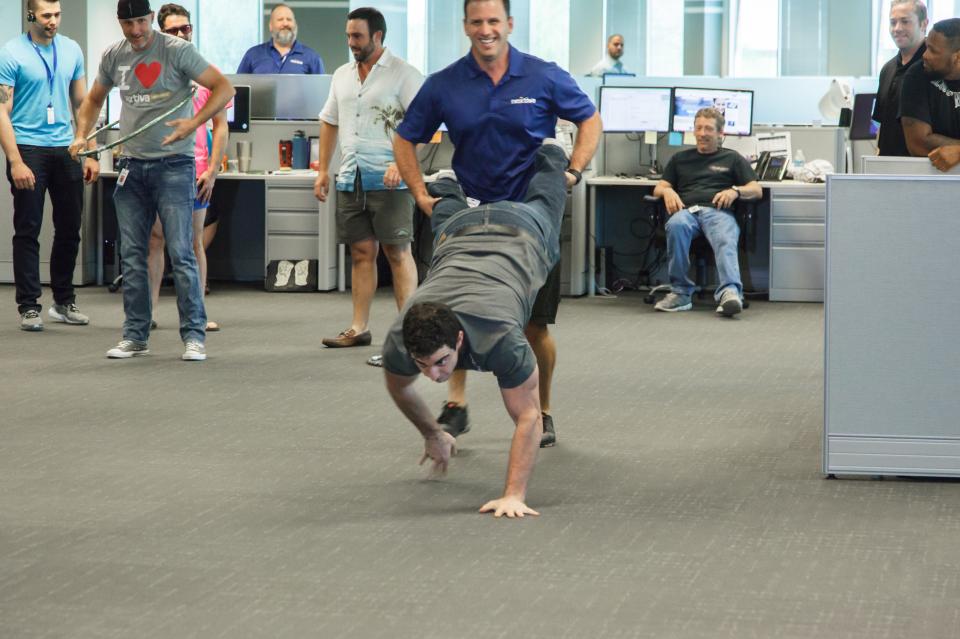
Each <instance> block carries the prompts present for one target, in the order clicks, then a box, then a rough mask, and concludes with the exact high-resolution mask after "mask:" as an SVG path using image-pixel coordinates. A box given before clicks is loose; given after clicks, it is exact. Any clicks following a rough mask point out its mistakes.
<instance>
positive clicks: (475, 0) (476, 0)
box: [463, 0, 510, 20]
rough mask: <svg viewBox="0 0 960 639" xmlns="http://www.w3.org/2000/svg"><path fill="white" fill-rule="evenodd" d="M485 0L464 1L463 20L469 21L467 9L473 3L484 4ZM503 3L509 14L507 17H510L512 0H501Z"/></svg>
mask: <svg viewBox="0 0 960 639" xmlns="http://www.w3.org/2000/svg"><path fill="white" fill-rule="evenodd" d="M484 1H485V0H463V19H464V20H466V19H467V7H469V6H470V3H471V2H484ZM500 2H502V3H503V8H504V10H505V11H506V12H507V17H508V18H509V17H510V0H500Z"/></svg>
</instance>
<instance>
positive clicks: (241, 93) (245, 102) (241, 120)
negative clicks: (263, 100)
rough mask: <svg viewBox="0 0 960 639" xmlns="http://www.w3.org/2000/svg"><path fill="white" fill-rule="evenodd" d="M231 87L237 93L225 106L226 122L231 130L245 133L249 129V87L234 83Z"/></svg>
mask: <svg viewBox="0 0 960 639" xmlns="http://www.w3.org/2000/svg"><path fill="white" fill-rule="evenodd" d="M233 88H234V90H236V92H237V94H236V95H234V96H233V102H232V103H231V104H230V106H228V107H227V124H229V126H230V130H231V131H237V132H240V133H247V132H249V131H250V87H249V86H246V85H243V84H235V85H233Z"/></svg>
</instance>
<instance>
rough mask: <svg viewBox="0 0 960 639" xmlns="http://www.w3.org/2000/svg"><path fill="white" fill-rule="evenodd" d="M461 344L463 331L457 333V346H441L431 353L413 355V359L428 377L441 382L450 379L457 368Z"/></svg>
mask: <svg viewBox="0 0 960 639" xmlns="http://www.w3.org/2000/svg"><path fill="white" fill-rule="evenodd" d="M461 346H463V331H460V333H459V334H458V335H457V347H456V348H450V347H449V346H446V345H444V346H441V347H440V348H438V349H437V350H436V351H435V352H434V353H433V354H431V355H414V356H413V361H414V363H416V365H417V368H419V369H420V372H421V373H423V374H424V376H425V377H427V378H428V379H430V380H432V381H434V382H437V383H438V384H442V383H444V382H446V381H447V380H448V379H450V376H451V375H452V374H453V371H454V370H455V369H456V368H457V362H458V361H459V353H460V347H461Z"/></svg>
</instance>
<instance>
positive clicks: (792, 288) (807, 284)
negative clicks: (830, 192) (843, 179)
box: [770, 183, 826, 302]
mask: <svg viewBox="0 0 960 639" xmlns="http://www.w3.org/2000/svg"><path fill="white" fill-rule="evenodd" d="M770 218H771V224H770V278H771V279H770V301H774V302H822V301H823V281H824V271H825V265H826V253H825V248H824V239H825V224H826V198H825V188H824V186H823V185H822V184H821V185H812V184H811V185H808V184H787V183H780V184H778V185H776V187H775V188H772V189H771V192H770Z"/></svg>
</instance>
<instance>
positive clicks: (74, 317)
mask: <svg viewBox="0 0 960 639" xmlns="http://www.w3.org/2000/svg"><path fill="white" fill-rule="evenodd" d="M47 314H48V315H49V316H50V319H52V320H53V321H54V322H63V323H64V324H77V325H78V326H86V325H87V324H89V323H90V318H89V317H87V316H86V315H84V314H83V313H81V312H80V309H79V308H77V305H76V304H64V305H62V306H61V305H60V304H54V305H53V306H51V307H50V310H48V311H47Z"/></svg>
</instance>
